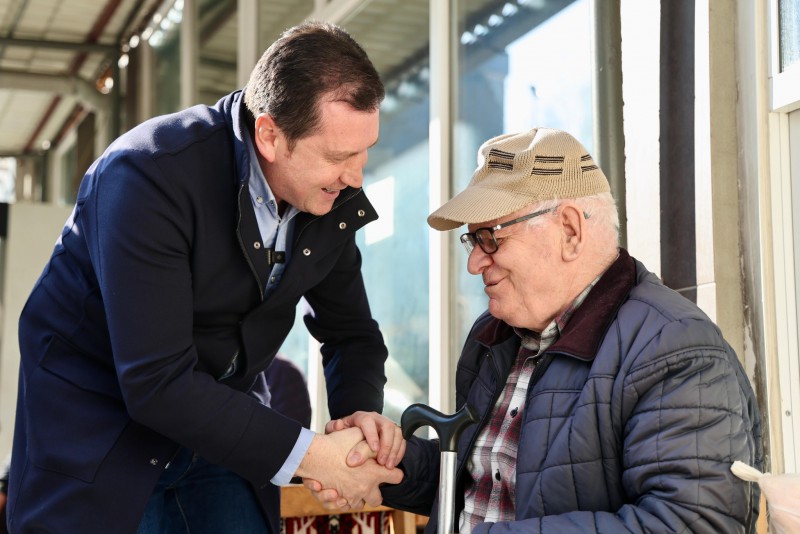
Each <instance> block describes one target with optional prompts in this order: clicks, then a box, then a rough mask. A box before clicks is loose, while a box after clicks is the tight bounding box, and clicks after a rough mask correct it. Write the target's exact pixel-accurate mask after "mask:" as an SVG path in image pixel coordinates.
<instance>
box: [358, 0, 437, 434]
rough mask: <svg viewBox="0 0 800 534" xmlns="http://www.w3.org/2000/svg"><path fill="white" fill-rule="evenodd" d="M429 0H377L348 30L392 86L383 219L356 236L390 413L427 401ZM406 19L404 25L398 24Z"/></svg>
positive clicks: (367, 183) (380, 206) (374, 179)
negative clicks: (384, 357)
mask: <svg viewBox="0 0 800 534" xmlns="http://www.w3.org/2000/svg"><path fill="white" fill-rule="evenodd" d="M428 20H429V13H428V2H427V1H424V2H420V1H414V2H373V3H370V4H368V5H367V6H366V7H365V8H364V9H363V10H361V11H360V12H359V13H358V15H357V16H356V17H354V18H353V20H350V21H347V22H345V24H344V26H345V28H346V29H347V30H348V31H349V32H350V33H351V35H353V37H354V38H355V39H356V40H357V41H358V42H359V43H360V44H361V45H362V46H363V47H364V49H365V50H366V51H367V53H368V54H369V55H370V58H371V59H372V61H373V63H374V64H375V67H376V68H377V69H378V72H379V73H380V74H381V77H382V79H383V81H384V84H385V85H386V99H385V100H384V103H383V105H382V107H381V117H380V119H381V130H380V139H379V141H378V144H377V145H376V146H375V147H374V148H373V149H371V150H370V154H369V161H368V163H367V167H366V169H365V173H364V190H365V191H366V193H367V196H368V197H369V199H370V201H371V202H372V204H373V205H374V206H375V208H376V210H377V211H378V215H379V217H380V218H379V219H378V220H377V221H375V222H372V223H370V224H369V225H367V226H366V228H365V229H364V230H362V231H360V232H359V233H358V234H357V242H358V246H359V248H360V249H361V252H362V256H363V259H364V264H363V265H364V266H363V273H364V280H365V284H366V286H367V292H368V295H369V301H370V306H371V308H372V311H373V315H374V316H375V318H376V320H377V321H378V323H379V324H380V327H381V331H382V332H383V335H384V338H385V341H386V345H387V346H388V348H389V360H388V361H387V364H386V376H387V378H388V382H387V384H386V388H385V390H384V395H385V407H384V414H385V415H387V416H388V417H390V418H392V419H394V420H395V421H398V422H399V421H400V415H401V414H402V412H403V410H405V408H407V407H408V405H409V404H412V403H415V402H427V398H428V227H427V224H426V222H425V220H426V218H427V216H428V122H429V116H430V100H429V90H428V75H429V69H428ZM398 21H401V22H402V23H398Z"/></svg>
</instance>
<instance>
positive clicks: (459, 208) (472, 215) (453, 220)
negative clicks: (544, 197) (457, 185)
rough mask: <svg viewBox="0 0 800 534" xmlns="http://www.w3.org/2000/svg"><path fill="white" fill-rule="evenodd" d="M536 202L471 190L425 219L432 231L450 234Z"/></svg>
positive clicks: (513, 193)
mask: <svg viewBox="0 0 800 534" xmlns="http://www.w3.org/2000/svg"><path fill="white" fill-rule="evenodd" d="M534 202H536V199H535V198H527V197H526V196H525V195H521V194H520V192H519V191H503V190H499V189H494V188H489V187H481V186H476V185H473V186H470V187H467V188H466V189H465V190H463V191H462V192H460V193H459V194H457V195H456V196H454V197H453V198H451V199H450V200H448V201H447V202H445V203H444V204H443V205H442V206H441V207H440V208H439V209H437V210H436V211H434V212H433V213H431V214H430V215H429V216H428V224H429V225H430V226H431V228H433V229H434V230H440V231H446V230H453V229H455V228H458V227H459V226H462V225H464V224H476V223H482V222H487V221H493V220H495V219H499V218H500V217H505V216H506V215H508V214H510V213H514V212H515V211H518V210H520V209H522V208H524V207H525V206H527V205H529V204H533V203H534Z"/></svg>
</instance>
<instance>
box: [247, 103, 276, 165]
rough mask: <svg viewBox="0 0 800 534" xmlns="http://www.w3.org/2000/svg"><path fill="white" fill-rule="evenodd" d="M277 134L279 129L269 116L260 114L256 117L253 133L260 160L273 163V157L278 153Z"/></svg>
mask: <svg viewBox="0 0 800 534" xmlns="http://www.w3.org/2000/svg"><path fill="white" fill-rule="evenodd" d="M279 133H280V129H279V128H278V125H277V124H275V120H274V119H273V118H272V117H271V116H269V115H267V114H266V113H260V114H259V115H258V116H257V117H256V126H255V131H254V132H253V140H254V141H255V144H256V150H257V151H258V153H259V154H261V157H262V158H264V159H265V160H267V161H268V162H270V163H272V162H273V161H275V155H276V154H277V152H278V137H279V135H278V134H279Z"/></svg>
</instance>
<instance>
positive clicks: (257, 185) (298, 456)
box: [241, 129, 314, 486]
mask: <svg viewBox="0 0 800 534" xmlns="http://www.w3.org/2000/svg"><path fill="white" fill-rule="evenodd" d="M241 133H242V139H243V140H244V142H245V143H246V144H247V149H248V151H249V154H250V199H251V201H252V202H253V211H255V214H256V221H257V222H258V229H259V231H260V233H261V240H262V242H263V245H264V248H272V249H274V250H276V251H284V252H285V253H286V259H285V262H284V263H276V264H274V265H273V266H272V271H271V272H270V275H269V279H268V280H267V287H266V288H265V289H264V298H265V299H267V298H269V296H270V294H272V292H273V291H274V290H275V288H276V287H277V285H278V282H280V280H281V277H282V276H283V272H284V270H285V269H286V264H287V263H289V256H290V252H291V251H290V250H289V248H290V247H289V244H290V243H291V242H292V239H291V236H292V231H293V230H294V218H295V216H296V215H297V214H298V213H300V210H298V209H297V208H295V207H294V206H291V205H290V206H288V208H287V210H286V213H284V214H283V217H281V216H280V215H279V214H278V203H277V201H276V200H275V195H273V194H272V190H271V189H270V188H269V184H267V180H266V178H264V173H263V172H262V171H261V167H260V166H259V164H258V157H257V156H256V149H255V145H254V144H253V142H252V139H251V138H250V132H248V131H247V130H246V129H245V130H244V131H243V132H241ZM313 437H314V432H312V431H311V430H309V429H307V428H301V429H300V435H299V436H298V437H297V441H296V442H295V444H294V447H293V448H292V452H291V453H290V454H289V457H288V458H286V462H284V464H283V466H282V467H281V468H280V469H279V470H278V472H277V473H276V474H275V476H274V477H272V480H270V482H272V483H273V484H275V485H276V486H283V485H286V484H288V483H289V481H290V480H291V478H292V477H293V476H294V473H295V471H297V467H298V466H299V465H300V462H301V461H302V460H303V457H304V456H305V455H306V451H308V447H309V446H310V445H311V440H312V439H313Z"/></svg>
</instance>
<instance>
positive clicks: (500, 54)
mask: <svg viewBox="0 0 800 534" xmlns="http://www.w3.org/2000/svg"><path fill="white" fill-rule="evenodd" d="M589 4H590V3H589V0H577V1H573V0H553V1H550V2H542V1H533V0H525V1H517V2H503V1H496V0H462V1H461V2H459V4H458V6H459V7H458V24H459V27H458V35H459V41H460V42H459V48H458V78H457V99H458V106H457V108H456V119H455V125H454V131H453V136H454V143H453V146H454V148H453V150H454V153H453V162H454V172H453V178H452V180H453V184H452V186H453V193H454V194H455V193H457V192H459V191H461V190H462V189H464V188H465V187H466V186H467V184H468V183H469V181H470V179H471V178H472V173H473V171H474V170H475V166H476V161H477V160H476V156H477V153H478V148H479V147H480V145H481V144H482V143H483V142H484V141H486V140H487V139H489V138H491V137H494V136H497V135H500V134H503V133H510V132H516V131H525V130H529V129H531V128H534V127H537V126H543V127H548V128H558V129H562V130H566V131H568V132H569V133H571V134H572V135H574V136H575V137H577V138H578V139H579V140H580V141H581V142H582V143H583V144H584V146H586V148H587V149H588V150H589V151H590V152H591V150H592V128H593V120H592V73H593V71H594V69H593V60H592V51H591V50H592V44H591V34H592V32H591V20H592V19H591V16H592V15H591V9H590V5H589ZM452 233H453V239H452V251H453V252H452V253H453V254H455V261H454V262H453V263H454V268H455V269H456V275H455V280H456V284H457V285H456V288H455V300H456V305H455V316H454V320H455V330H454V331H455V335H456V336H457V343H459V344H460V343H463V341H464V339H465V338H466V336H467V334H468V332H469V329H470V327H471V326H472V323H473V322H474V320H475V319H476V318H477V317H478V315H479V314H480V313H482V312H483V311H484V310H485V309H486V295H485V293H484V292H483V286H482V284H481V279H480V278H479V277H476V276H472V275H470V274H469V273H467V255H466V254H465V252H464V249H463V247H461V245H460V244H459V243H458V238H457V236H458V234H459V232H458V231H454V232H452Z"/></svg>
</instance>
